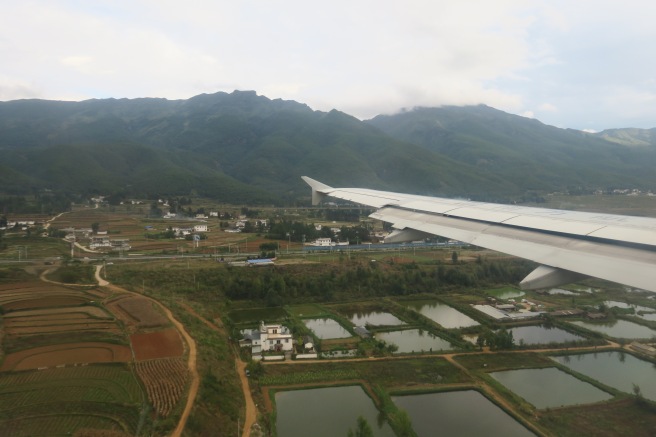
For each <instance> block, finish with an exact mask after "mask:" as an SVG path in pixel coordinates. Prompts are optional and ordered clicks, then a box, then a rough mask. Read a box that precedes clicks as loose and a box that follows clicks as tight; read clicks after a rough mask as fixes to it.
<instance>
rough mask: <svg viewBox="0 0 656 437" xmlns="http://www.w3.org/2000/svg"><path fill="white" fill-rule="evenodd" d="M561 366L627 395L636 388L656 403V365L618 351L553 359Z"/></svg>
mask: <svg viewBox="0 0 656 437" xmlns="http://www.w3.org/2000/svg"><path fill="white" fill-rule="evenodd" d="M551 358H552V359H554V360H555V361H557V362H559V363H560V364H562V365H564V366H567V367H569V368H570V369H572V370H575V371H577V372H579V373H582V374H584V375H586V376H589V377H590V378H593V379H596V380H597V381H599V382H601V383H604V384H606V385H608V386H610V387H613V388H616V389H618V390H621V391H623V392H626V393H631V394H632V393H633V384H636V385H637V386H639V387H640V391H641V392H642V395H643V396H644V397H645V398H647V399H651V400H652V401H656V364H653V363H650V362H648V361H643V360H641V359H639V358H636V357H634V356H633V355H631V354H627V353H624V352H618V351H610V352H595V353H588V354H580V355H565V356H560V357H551Z"/></svg>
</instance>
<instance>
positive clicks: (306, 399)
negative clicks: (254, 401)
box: [276, 386, 394, 437]
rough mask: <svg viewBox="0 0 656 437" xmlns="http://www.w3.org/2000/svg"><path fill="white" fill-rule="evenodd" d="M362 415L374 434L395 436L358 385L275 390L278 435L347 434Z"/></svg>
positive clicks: (320, 436) (319, 436) (315, 436)
mask: <svg viewBox="0 0 656 437" xmlns="http://www.w3.org/2000/svg"><path fill="white" fill-rule="evenodd" d="M358 416H362V417H364V418H365V419H366V420H367V422H368V423H369V425H370V426H371V429H372V430H373V431H374V435H375V436H382V437H394V432H393V431H392V428H390V426H389V425H388V424H387V422H384V421H383V422H380V420H379V419H380V418H381V417H382V416H381V414H380V412H379V411H378V410H377V409H376V407H375V406H374V403H373V401H372V400H371V398H369V396H367V395H366V393H365V392H364V390H362V387H360V386H346V387H326V388H315V389H309V390H290V391H281V392H277V393H276V429H277V434H278V436H280V437H307V436H313V437H333V436H346V435H347V434H348V431H349V429H353V430H355V427H356V423H357V419H358Z"/></svg>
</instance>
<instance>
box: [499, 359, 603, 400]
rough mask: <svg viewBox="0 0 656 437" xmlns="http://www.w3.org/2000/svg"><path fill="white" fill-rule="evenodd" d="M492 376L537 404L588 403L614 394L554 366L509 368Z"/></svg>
mask: <svg viewBox="0 0 656 437" xmlns="http://www.w3.org/2000/svg"><path fill="white" fill-rule="evenodd" d="M490 376H492V377H493V378H494V379H496V380H497V381H499V382H500V383H501V384H503V385H505V386H506V387H508V388H509V389H510V390H512V391H514V392H515V393H517V394H518V395H519V396H521V397H523V398H524V399H526V401H528V402H530V403H531V404H533V405H535V407H536V408H552V407H560V406H565V405H576V404H588V403H592V402H600V401H604V400H607V399H610V398H612V396H611V395H610V394H609V393H606V392H604V391H602V390H600V389H598V388H597V387H595V386H593V385H592V384H588V383H587V382H583V381H581V380H579V379H576V378H575V377H573V376H572V375H570V374H568V373H565V372H563V371H561V370H559V369H557V368H555V367H548V368H545V369H519V370H507V371H503V372H493V373H490Z"/></svg>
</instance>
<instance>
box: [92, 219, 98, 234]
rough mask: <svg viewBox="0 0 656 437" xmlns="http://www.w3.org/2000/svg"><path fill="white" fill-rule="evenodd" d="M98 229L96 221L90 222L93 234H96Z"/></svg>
mask: <svg viewBox="0 0 656 437" xmlns="http://www.w3.org/2000/svg"><path fill="white" fill-rule="evenodd" d="M99 229H100V223H98V222H93V223H91V230H92V231H93V233H94V234H97V233H98V230H99Z"/></svg>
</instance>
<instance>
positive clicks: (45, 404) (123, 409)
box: [0, 280, 188, 436]
mask: <svg viewBox="0 0 656 437" xmlns="http://www.w3.org/2000/svg"><path fill="white" fill-rule="evenodd" d="M0 310H1V311H2V313H3V317H2V332H3V341H2V346H3V360H2V363H1V365H0V426H1V427H2V429H3V433H4V432H9V434H7V435H12V436H31V435H67V434H69V432H70V430H85V431H84V432H85V433H87V434H88V435H93V433H94V432H95V431H94V430H106V431H108V432H109V431H113V432H115V433H117V434H116V435H121V436H122V435H141V434H146V433H147V434H150V433H155V434H160V433H165V432H166V430H167V429H169V428H170V426H171V424H170V423H168V422H162V421H161V420H159V421H158V420H155V418H157V417H160V418H161V417H166V416H169V415H170V414H171V412H172V411H173V409H174V408H175V407H176V406H177V404H178V403H179V401H180V400H181V399H182V395H183V393H184V391H185V390H186V389H187V386H188V370H187V368H186V363H185V361H184V359H183V354H184V353H185V350H186V348H185V346H184V344H183V340H182V338H181V337H180V335H179V334H178V331H177V330H175V329H173V328H171V323H170V321H169V320H168V318H167V317H166V316H165V315H164V313H163V312H162V311H161V310H159V309H158V308H157V307H156V306H155V304H154V303H153V302H152V301H150V300H148V299H146V298H143V297H139V296H134V295H131V294H128V293H125V292H121V291H119V290H117V289H114V290H111V291H110V290H108V289H100V288H90V287H89V286H88V285H87V284H85V285H84V286H82V287H79V286H73V285H65V286H64V285H58V284H56V283H54V282H52V280H50V281H49V282H42V281H35V280H33V281H28V282H23V281H19V282H7V283H4V284H2V285H0ZM144 329H148V330H149V331H148V332H144V331H143V330H144ZM161 357H172V358H169V359H153V358H161ZM144 360H146V361H144ZM132 363H134V364H132Z"/></svg>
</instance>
